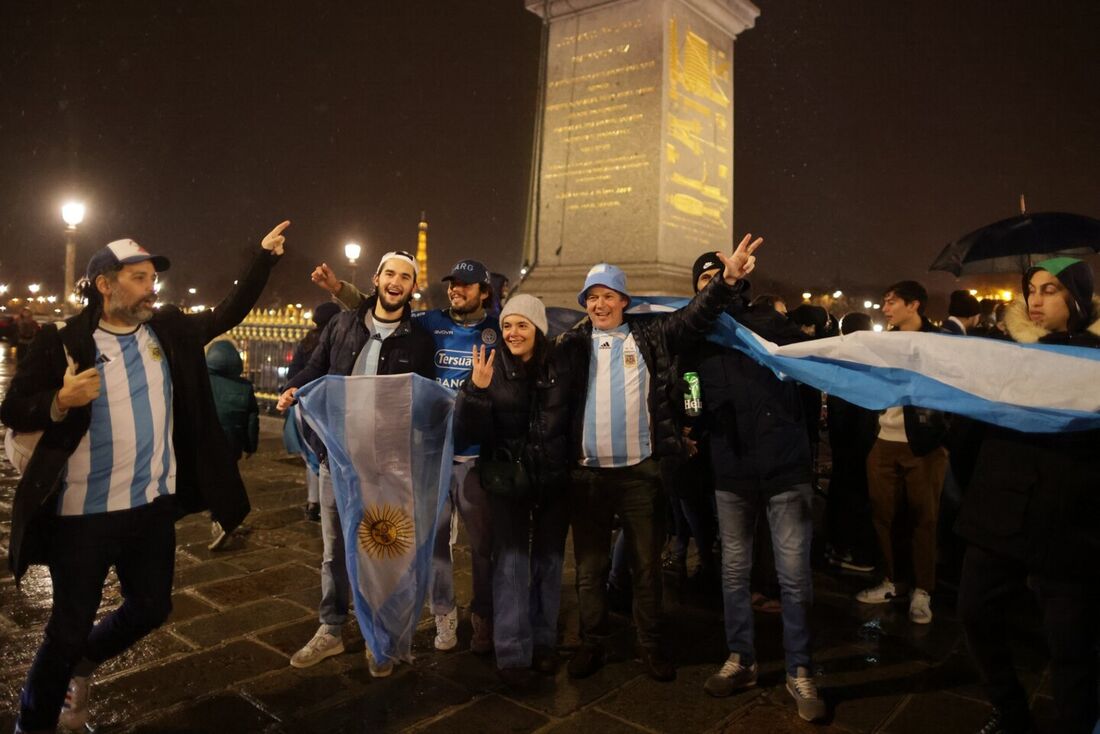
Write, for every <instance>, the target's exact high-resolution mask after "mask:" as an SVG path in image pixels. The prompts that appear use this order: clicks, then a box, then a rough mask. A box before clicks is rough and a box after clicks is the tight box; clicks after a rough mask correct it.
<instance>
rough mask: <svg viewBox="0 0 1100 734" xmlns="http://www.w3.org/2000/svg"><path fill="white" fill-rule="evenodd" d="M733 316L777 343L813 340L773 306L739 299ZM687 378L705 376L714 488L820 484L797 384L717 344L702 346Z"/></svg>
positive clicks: (779, 488) (748, 489) (740, 489)
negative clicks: (813, 465) (816, 479)
mask: <svg viewBox="0 0 1100 734" xmlns="http://www.w3.org/2000/svg"><path fill="white" fill-rule="evenodd" d="M726 312H727V313H728V314H729V315H730V316H732V317H733V318H734V319H736V320H737V321H739V322H740V323H742V324H743V325H745V326H746V327H748V328H749V329H751V330H752V331H754V332H755V333H757V334H759V335H760V336H762V337H764V338H765V339H768V340H769V341H773V342H775V343H777V344H780V345H783V344H792V343H794V342H799V341H803V340H805V339H806V336H805V335H804V334H803V333H802V331H801V330H800V329H799V328H798V326H797V325H796V324H794V323H793V322H791V321H789V320H788V319H787V318H786V317H784V316H783V315H782V314H780V313H779V312H777V311H776V310H775V309H774V308H772V307H771V306H765V305H760V306H750V305H749V303H748V300H747V299H745V298H742V297H738V298H736V299H734V302H733V303H732V304H731V305H730V306H729V308H728V309H727V311H726ZM691 363H692V358H690V357H689V358H687V359H685V367H688V366H691ZM688 371H694V372H698V373H699V380H700V383H701V387H702V393H703V411H704V413H703V415H704V418H705V425H706V429H707V435H708V438H709V446H710V456H711V462H712V466H713V469H714V479H715V489H718V490H721V491H728V492H735V493H738V494H748V493H756V492H762V493H765V494H768V493H772V492H778V491H782V490H784V489H789V488H790V487H791V486H792V485H795V484H802V483H808V482H810V481H811V480H812V479H813V467H812V463H811V458H810V444H809V437H808V434H807V431H806V417H805V413H804V411H803V407H802V405H803V401H802V397H801V395H800V393H799V386H798V384H797V383H794V382H784V381H782V380H780V379H779V378H778V377H776V376H775V374H774V373H773V372H772V371H771V370H770V369H768V368H767V367H764V366H762V365H760V364H759V363H757V362H756V361H754V360H753V359H752V358H751V357H748V356H746V355H745V354H743V353H741V352H739V351H737V350H734V349H726V348H725V347H721V346H718V345H717V344H713V343H711V342H703V343H701V344H700V345H699V346H698V348H697V350H695V354H694V369H691V370H688ZM815 418H816V416H815Z"/></svg>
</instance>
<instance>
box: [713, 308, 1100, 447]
mask: <svg viewBox="0 0 1100 734" xmlns="http://www.w3.org/2000/svg"><path fill="white" fill-rule="evenodd" d="M708 338H709V339H710V340H711V341H714V342H716V343H718V344H722V345H723V346H728V347H732V348H734V349H739V350H741V351H743V352H745V353H746V354H748V355H749V356H751V357H752V358H753V359H755V360H756V361H758V362H760V363H761V364H763V365H765V366H767V367H769V368H771V369H772V370H773V371H775V372H776V373H777V374H780V375H785V376H787V377H789V378H791V379H794V380H798V381H799V382H804V383H806V384H807V385H811V386H813V387H815V388H817V389H819V390H823V391H825V392H827V393H829V394H830V395H836V396H837V397H839V398H842V399H844V400H847V401H848V402H850V403H855V404H856V405H859V406H862V407H864V408H870V409H872V410H880V409H882V408H889V407H891V406H896V405H918V406H920V407H923V408H933V409H936V410H942V411H946V412H950V413H957V414H959V415H965V416H968V417H971V418H976V419H978V420H982V421H986V422H987V423H993V424H995V425H999V426H1004V427H1005V428H1012V429H1015V430H1018V431H1026V432H1030V433H1056V432H1061V431H1081V430H1088V429H1094V428H1100V389H1098V386H1100V349H1084V348H1080V347H1060V346H1049V345H1038V344H1035V345H1030V344H1029V345H1025V344H1016V343H1014V342H1007V341H1000V340H996V339H984V338H982V337H966V336H955V335H952V334H933V333H926V332H909V331H893V332H882V333H876V332H873V331H860V332H856V333H853V334H848V335H847V336H837V337H831V338H828V339H817V340H813V341H808V342H802V343H798V344H790V345H787V346H783V347H779V346H776V345H775V344H772V343H771V342H769V341H766V340H765V339H762V338H761V337H760V336H758V335H757V334H754V333H753V332H752V331H750V330H749V329H747V328H745V327H744V326H742V325H741V324H739V323H737V322H736V321H734V320H733V319H732V318H730V317H729V316H727V315H723V316H722V317H721V319H720V321H719V323H718V325H717V326H716V327H715V329H714V330H713V331H712V332H711V334H710V335H709V337H708Z"/></svg>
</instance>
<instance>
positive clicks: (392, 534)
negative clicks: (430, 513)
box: [359, 505, 413, 558]
mask: <svg viewBox="0 0 1100 734" xmlns="http://www.w3.org/2000/svg"><path fill="white" fill-rule="evenodd" d="M412 537H413V525H412V520H410V519H409V516H408V515H406V514H405V511H404V510H402V509H401V508H400V507H393V506H391V505H382V506H381V507H379V506H377V505H375V506H374V507H368V508H366V510H364V511H363V520H362V522H360V523H359V547H360V548H362V549H363V550H364V551H365V552H366V554H367V555H369V556H370V557H371V558H397V557H398V556H403V555H405V553H407V552H408V550H409V548H410V547H411V546H412Z"/></svg>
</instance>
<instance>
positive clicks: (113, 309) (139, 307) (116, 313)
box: [105, 299, 153, 326]
mask: <svg viewBox="0 0 1100 734" xmlns="http://www.w3.org/2000/svg"><path fill="white" fill-rule="evenodd" d="M146 303H147V301H145V300H144V299H142V300H140V301H138V302H137V303H135V304H133V305H131V306H126V305H124V304H121V303H112V304H110V305H109V306H108V307H107V308H106V309H105V310H106V312H107V315H108V316H109V317H111V319H112V320H114V321H121V322H123V323H125V324H130V325H131V326H137V325H138V324H144V323H145V322H146V321H148V320H149V319H151V318H153V309H152V307H151V306H147V305H145V304H146Z"/></svg>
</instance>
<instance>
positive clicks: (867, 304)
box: [863, 301, 875, 308]
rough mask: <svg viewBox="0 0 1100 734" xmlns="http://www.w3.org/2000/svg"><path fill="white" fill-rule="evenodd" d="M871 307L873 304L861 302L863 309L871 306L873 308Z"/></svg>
mask: <svg viewBox="0 0 1100 734" xmlns="http://www.w3.org/2000/svg"><path fill="white" fill-rule="evenodd" d="M873 305H875V304H873V303H871V302H870V301H864V302H863V307H864V308H871V306H873Z"/></svg>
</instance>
